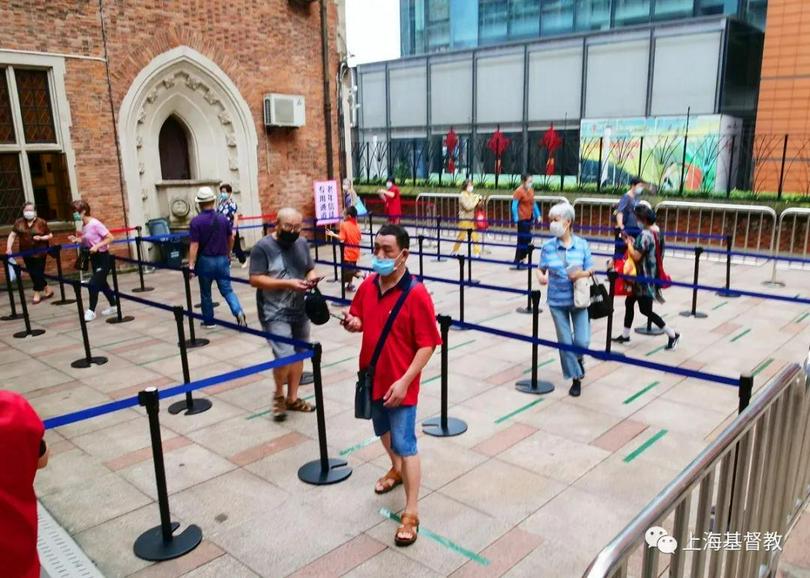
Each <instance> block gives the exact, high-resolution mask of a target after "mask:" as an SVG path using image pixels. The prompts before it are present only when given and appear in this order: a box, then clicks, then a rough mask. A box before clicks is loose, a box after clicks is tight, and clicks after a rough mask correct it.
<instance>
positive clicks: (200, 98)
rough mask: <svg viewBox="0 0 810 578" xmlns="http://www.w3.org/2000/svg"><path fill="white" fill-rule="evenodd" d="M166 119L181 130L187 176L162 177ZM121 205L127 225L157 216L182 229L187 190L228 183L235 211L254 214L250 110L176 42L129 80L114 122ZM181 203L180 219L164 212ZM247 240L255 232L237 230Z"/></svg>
mask: <svg viewBox="0 0 810 578" xmlns="http://www.w3.org/2000/svg"><path fill="white" fill-rule="evenodd" d="M170 116H172V117H175V118H176V119H178V120H179V121H180V122H181V123H182V124H183V126H184V127H185V128H186V129H187V131H188V140H189V143H188V144H189V157H190V158H189V162H190V164H191V177H192V178H191V179H189V180H186V181H163V180H162V177H161V169H160V153H159V147H158V141H159V134H160V129H161V127H162V126H163V124H164V122H165V121H166V119H167V118H169V117H170ZM118 130H119V133H118V134H119V139H120V142H121V157H122V165H123V172H124V181H125V183H126V190H127V198H128V204H129V213H128V214H129V221H130V222H129V225H130V226H135V225H144V224H145V223H146V221H148V220H149V219H153V218H158V217H166V218H170V221H171V222H172V225H174V226H178V227H182V226H183V225H184V223H187V220H188V218H190V216H193V213H194V209H193V194H194V192H195V191H196V189H197V187H199V186H200V185H202V184H213V185H214V186H216V185H217V184H218V183H220V182H223V181H225V182H229V183H230V184H231V185H232V186H233V190H234V196H235V199H236V201H237V203H238V204H239V211H240V213H242V214H245V215H256V214H260V213H261V208H260V203H259V191H258V188H259V186H258V165H257V162H258V159H257V146H258V139H257V135H256V127H255V124H254V121H253V117H252V115H251V113H250V108H249V107H248V104H247V102H245V100H244V98H242V96H241V94H240V93H239V90H238V89H237V87H236V85H235V84H234V83H233V81H231V79H230V78H229V77H228V76H227V75H226V74H225V73H224V72H223V71H222V70H221V69H220V68H219V67H218V66H217V65H216V64H215V63H214V62H213V61H211V60H210V59H209V58H207V57H205V56H203V55H202V54H200V53H199V52H197V51H196V50H194V49H192V48H189V47H188V46H179V47H177V48H174V49H172V50H169V51H167V52H164V53H163V54H160V55H158V56H156V57H155V58H153V59H152V61H151V62H149V64H147V65H146V66H145V67H144V68H143V69H142V70H141V71H140V72H139V73H138V75H137V76H136V77H135V80H134V81H133V82H132V85H131V86H130V88H129V90H128V91H127V94H126V96H125V97H124V100H123V101H122V103H121V109H120V114H119V119H118ZM183 200H185V202H186V203H188V204H189V205H190V206H191V207H192V211H191V214H190V215H189V216H188V217H187V218H185V219H184V218H180V217H178V216H177V215H178V214H179V213H180V212H181V211H176V210H175V211H172V206H173V205H174V206H175V208H176V207H177V203H180V204H181V205H182V201H183ZM244 236H245V237H247V238H248V239H250V240H253V239H254V238H258V236H257V235H252V234H251V235H244Z"/></svg>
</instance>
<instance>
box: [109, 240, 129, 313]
mask: <svg viewBox="0 0 810 578" xmlns="http://www.w3.org/2000/svg"><path fill="white" fill-rule="evenodd" d="M110 259H112V278H113V291H114V292H115V317H111V318H109V319H107V323H113V324H115V323H128V322H130V321H134V320H135V318H134V317H133V316H132V315H122V314H121V294H120V293H119V292H118V266H117V265H116V264H115V255H113V254H112V253H110Z"/></svg>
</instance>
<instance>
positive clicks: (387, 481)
mask: <svg viewBox="0 0 810 578" xmlns="http://www.w3.org/2000/svg"><path fill="white" fill-rule="evenodd" d="M401 483H402V474H400V473H399V472H398V471H396V470H395V469H394V468H391V469H390V470H388V473H387V474H385V475H384V476H383V477H381V478H380V479H379V480H377V484H376V485H375V486H374V493H375V494H387V493H388V492H390V491H391V490H393V489H394V488H396V487H397V486H398V485H400V484H401ZM377 486H381V487H382V490H378V489H377Z"/></svg>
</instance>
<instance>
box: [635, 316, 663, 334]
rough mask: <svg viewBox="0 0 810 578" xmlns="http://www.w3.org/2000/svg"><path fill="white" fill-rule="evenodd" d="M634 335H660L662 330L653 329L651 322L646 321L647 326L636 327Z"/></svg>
mask: <svg viewBox="0 0 810 578" xmlns="http://www.w3.org/2000/svg"><path fill="white" fill-rule="evenodd" d="M636 333H638V334H639V335H651V336H652V335H661V334H663V333H664V330H663V329H661V328H660V327H653V324H652V321H650V320H649V319H647V325H639V326H638V327H636Z"/></svg>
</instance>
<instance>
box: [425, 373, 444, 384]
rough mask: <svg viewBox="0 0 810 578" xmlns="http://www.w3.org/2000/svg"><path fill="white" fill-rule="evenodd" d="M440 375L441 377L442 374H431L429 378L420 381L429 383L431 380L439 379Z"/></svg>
mask: <svg viewBox="0 0 810 578" xmlns="http://www.w3.org/2000/svg"><path fill="white" fill-rule="evenodd" d="M441 377H442V375H441V374H439V375H434V376H433V377H431V378H430V379H426V380H424V381H423V382H422V383H430V382H431V381H436V380H437V379H441Z"/></svg>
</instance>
